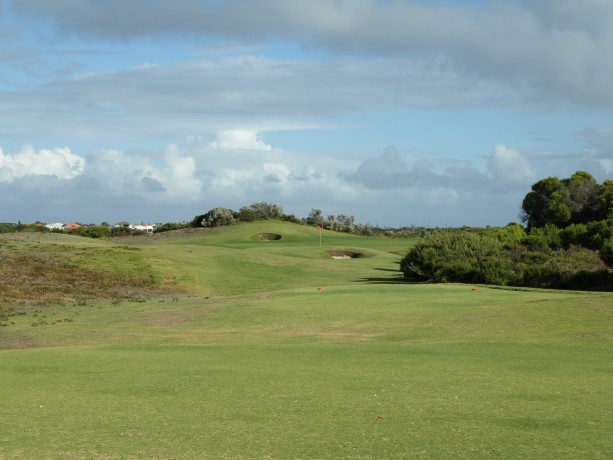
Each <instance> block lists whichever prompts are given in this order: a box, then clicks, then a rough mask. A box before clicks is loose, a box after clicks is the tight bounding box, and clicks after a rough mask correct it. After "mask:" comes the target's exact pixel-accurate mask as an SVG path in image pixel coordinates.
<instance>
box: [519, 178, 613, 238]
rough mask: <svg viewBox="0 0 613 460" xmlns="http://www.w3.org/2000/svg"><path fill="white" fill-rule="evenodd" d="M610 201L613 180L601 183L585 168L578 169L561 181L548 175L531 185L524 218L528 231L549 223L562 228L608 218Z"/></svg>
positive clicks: (523, 205) (523, 211) (525, 202)
mask: <svg viewBox="0 0 613 460" xmlns="http://www.w3.org/2000/svg"><path fill="white" fill-rule="evenodd" d="M603 187H604V190H603ZM611 200H613V183H611V184H609V182H607V181H605V184H603V186H600V185H598V182H596V180H595V179H594V178H593V177H592V175H591V174H589V173H587V172H585V171H577V172H575V173H574V174H573V175H572V176H571V177H569V178H567V179H562V180H560V179H558V178H557V177H548V178H546V179H542V180H540V181H538V182H536V183H535V184H534V185H532V191H530V192H529V193H528V194H527V195H526V197H525V198H524V200H523V202H522V213H523V215H522V220H523V221H524V222H526V223H527V224H528V230H530V229H531V228H533V227H537V228H541V227H544V226H545V225H547V224H554V225H556V226H558V227H561V228H564V227H566V226H568V225H571V224H578V223H583V224H585V223H588V222H590V221H594V220H601V219H603V218H604V217H606V215H607V214H608V213H609V211H610V209H611V203H612V201H611ZM603 214H604V215H603Z"/></svg>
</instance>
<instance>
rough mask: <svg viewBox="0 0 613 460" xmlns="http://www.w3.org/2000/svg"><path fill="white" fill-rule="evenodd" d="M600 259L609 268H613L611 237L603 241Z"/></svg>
mask: <svg viewBox="0 0 613 460" xmlns="http://www.w3.org/2000/svg"><path fill="white" fill-rule="evenodd" d="M600 258H601V259H602V260H603V262H604V263H605V264H607V265H608V266H609V267H613V237H609V239H607V240H605V242H604V243H603V245H602V247H601V248H600Z"/></svg>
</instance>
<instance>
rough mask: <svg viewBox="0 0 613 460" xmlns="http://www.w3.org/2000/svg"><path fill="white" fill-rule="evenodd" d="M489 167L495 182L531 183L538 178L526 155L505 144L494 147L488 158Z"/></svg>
mask: <svg viewBox="0 0 613 460" xmlns="http://www.w3.org/2000/svg"><path fill="white" fill-rule="evenodd" d="M488 168H489V172H490V174H491V176H492V179H493V180H494V182H495V183H498V184H503V185H504V184H520V185H529V184H531V183H532V182H534V181H535V179H536V178H537V175H536V172H535V171H534V169H533V168H532V165H531V164H530V162H529V161H528V159H527V158H526V157H524V156H523V155H521V154H520V153H519V152H518V151H517V150H514V149H510V148H508V147H507V146H505V145H503V144H498V145H496V147H495V148H494V153H493V154H492V155H491V156H490V157H489V158H488Z"/></svg>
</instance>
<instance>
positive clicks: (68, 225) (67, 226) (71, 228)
mask: <svg viewBox="0 0 613 460" xmlns="http://www.w3.org/2000/svg"><path fill="white" fill-rule="evenodd" d="M63 228H64V230H74V229H75V228H81V226H80V225H79V224H74V223H72V224H66V225H64V227H63Z"/></svg>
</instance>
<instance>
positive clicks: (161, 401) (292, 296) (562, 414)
mask: <svg viewBox="0 0 613 460" xmlns="http://www.w3.org/2000/svg"><path fill="white" fill-rule="evenodd" d="M415 242H416V241H415V240H409V239H385V238H365V237H358V236H354V235H349V234H344V233H336V232H331V231H325V230H323V231H322V233H321V234H320V233H319V232H318V231H317V230H316V229H314V228H310V227H307V226H303V225H298V224H292V223H286V222H280V221H263V222H254V223H247V224H240V225H234V226H230V227H223V228H216V229H199V231H190V232H184V233H182V232H176V233H172V232H169V233H168V234H159V235H153V236H150V237H137V238H125V239H121V240H120V239H108V240H104V241H103V240H93V239H86V238H81V237H76V236H69V235H61V234H36V233H32V234H28V235H27V237H26V236H23V235H7V234H3V235H0V257H1V258H2V259H0V265H1V264H2V263H3V262H2V261H3V260H5V261H8V260H12V261H14V262H15V261H23V262H21V264H22V266H28V265H27V263H26V262H25V261H27V260H30V261H32V260H34V258H35V259H36V261H38V262H37V264H38V265H36V266H34V265H32V267H31V271H29V272H28V273H26V274H22V275H19V273H21V272H19V270H18V268H19V266H18V265H17V262H15V267H17V268H11V270H12V271H9V270H8V269H5V272H3V275H2V276H3V278H2V279H1V280H0V292H2V293H3V297H4V298H3V299H0V300H1V302H0V305H1V306H2V308H3V310H0V311H3V312H4V313H3V315H2V316H1V317H0V324H1V326H2V327H0V388H1V389H2V397H1V398H0V414H2V415H1V417H0V459H2V460H4V459H6V460H9V459H11V460H12V459H405V458H436V459H439V458H450V459H451V458H509V459H511V458H513V459H517V458H534V459H536V458H538V459H542V458H573V459H586V458H603V459H604V458H612V457H613V436H612V435H611V433H613V293H611V292H604V293H603V292H579V291H551V290H538V289H508V288H498V287H488V286H480V285H479V286H476V285H465V284H411V283H407V282H406V281H405V280H404V279H403V277H402V274H401V272H400V271H399V261H400V258H401V257H402V255H404V253H406V251H407V250H408V249H410V247H411V246H412V245H413V244H415ZM34 256H35V257H34ZM19 257H21V258H19ZM5 265H6V263H5ZM66 266H68V267H70V269H71V270H72V271H71V272H70V273H68V274H66V277H65V278H55V276H59V275H60V274H61V273H62V269H63V268H62V267H66ZM53 270H56V272H53V273H51V271H53ZM33 273H34V274H35V276H34V275H33ZM85 274H87V277H85ZM18 275H19V276H23V277H24V278H23V279H24V280H30V281H31V282H32V283H34V281H32V280H33V279H35V281H36V283H38V284H33V285H32V286H28V292H40V293H39V294H38V297H37V296H32V298H30V299H26V300H23V299H22V298H21V297H23V296H24V295H26V294H23V293H20V292H21V291H19V285H18V284H19V283H15V284H16V285H15V286H13V285H10V286H9V284H10V283H9V281H8V280H9V277H10V276H15V277H16V276H18ZM26 275H27V276H26ZM79 276H82V277H83V279H82V281H79V280H81V278H79ZM71 279H73V280H77V281H73V282H71V281H70V280H71ZM45 280H46V281H45ZM57 280H61V281H57ZM30 281H29V282H30ZM24 282H25V281H24ZM45 283H46V284H45ZM79 283H81V284H79ZM122 283H123V284H122ZM21 284H23V283H21ZM103 285H105V286H106V287H105V289H106V291H104V290H102V287H101V286H103ZM79 286H85V287H84V288H79ZM9 287H10V290H9ZM120 288H121V289H120ZM36 289H38V290H39V291H36ZM79 289H81V290H79ZM98 289H100V292H98ZM8 292H14V294H11V295H9V294H7V293H8ZM24 292H25V290H24ZM54 292H56V293H57V294H53V293H54ZM105 292H107V293H108V292H110V293H111V294H104V293H105ZM88 293H89V294H90V295H89V296H88V295H87V294H88ZM52 294H53V295H52ZM11 296H12V297H11ZM20 296H21V297H20ZM37 299H38V300H37ZM41 299H42V300H41Z"/></svg>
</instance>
